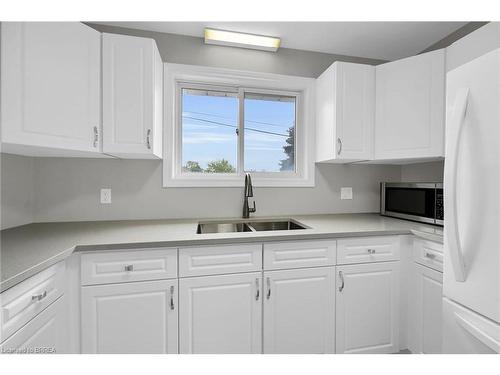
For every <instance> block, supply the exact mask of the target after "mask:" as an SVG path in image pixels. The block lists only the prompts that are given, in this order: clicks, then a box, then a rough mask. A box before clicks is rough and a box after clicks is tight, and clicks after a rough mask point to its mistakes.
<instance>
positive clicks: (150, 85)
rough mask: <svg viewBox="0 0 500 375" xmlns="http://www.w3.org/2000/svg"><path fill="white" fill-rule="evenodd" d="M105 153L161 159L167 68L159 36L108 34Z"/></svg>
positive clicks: (105, 37) (105, 47) (105, 51)
mask: <svg viewBox="0 0 500 375" xmlns="http://www.w3.org/2000/svg"><path fill="white" fill-rule="evenodd" d="M102 48H103V132H104V144H103V151H104V152H105V153H108V154H111V155H115V156H119V157H122V158H161V144H162V139H161V132H162V129H161V124H162V87H163V86H162V74H163V73H162V68H163V63H162V61H161V57H160V54H159V52H158V49H157V48H156V43H155V41H154V40H153V39H149V38H139V37H134V36H127V35H118V34H103V47H102Z"/></svg>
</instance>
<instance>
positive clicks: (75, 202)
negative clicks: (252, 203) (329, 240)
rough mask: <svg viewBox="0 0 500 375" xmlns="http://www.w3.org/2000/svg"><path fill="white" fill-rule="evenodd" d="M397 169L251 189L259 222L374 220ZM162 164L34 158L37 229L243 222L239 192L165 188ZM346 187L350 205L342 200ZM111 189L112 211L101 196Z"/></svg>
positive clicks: (329, 168)
mask: <svg viewBox="0 0 500 375" xmlns="http://www.w3.org/2000/svg"><path fill="white" fill-rule="evenodd" d="M400 171H401V168H400V167H399V166H363V165H352V166H342V165H319V166H318V167H317V168H316V187H314V188H255V191H254V194H255V199H256V201H257V216H259V215H260V216H272V215H286V214H313V213H336V212H376V211H378V209H379V186H378V183H379V182H380V181H398V180H399V179H400V177H401V172H400ZM161 177H162V168H161V161H148V160H102V159H101V160H97V159H96V160H92V159H63V158H39V159H37V160H35V177H34V184H35V186H36V193H35V221H61V220H104V219H143V218H144V219H145V218H148V219H149V218H209V217H238V216H240V215H241V208H242V194H243V191H242V189H241V188H162V187H161V185H162V180H161ZM344 186H351V187H352V188H353V194H354V199H353V200H352V201H350V200H349V201H347V200H343V201H341V200H340V187H344ZM102 187H109V188H111V189H112V204H110V205H101V204H100V203H99V189H100V188H102Z"/></svg>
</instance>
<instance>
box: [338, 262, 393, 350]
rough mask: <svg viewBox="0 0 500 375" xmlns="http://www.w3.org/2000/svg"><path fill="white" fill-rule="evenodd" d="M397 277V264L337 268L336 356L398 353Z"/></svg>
mask: <svg viewBox="0 0 500 375" xmlns="http://www.w3.org/2000/svg"><path fill="white" fill-rule="evenodd" d="M398 274H399V263H398V262H383V263H372V264H360V265H351V266H339V267H337V300H336V352H337V353H395V352H397V351H399V282H398V281H399V280H398V278H399V276H398Z"/></svg>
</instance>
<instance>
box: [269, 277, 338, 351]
mask: <svg viewBox="0 0 500 375" xmlns="http://www.w3.org/2000/svg"><path fill="white" fill-rule="evenodd" d="M264 283H265V286H264V291H265V292H264V353H288V354H306V353H334V352H335V306H334V305H335V270H334V268H333V267H321V268H308V269H307V268H306V269H297V270H285V271H269V272H265V273H264Z"/></svg>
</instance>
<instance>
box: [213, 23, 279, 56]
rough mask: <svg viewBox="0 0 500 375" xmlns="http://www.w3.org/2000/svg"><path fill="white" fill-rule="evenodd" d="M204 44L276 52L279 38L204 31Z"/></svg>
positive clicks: (221, 31)
mask: <svg viewBox="0 0 500 375" xmlns="http://www.w3.org/2000/svg"><path fill="white" fill-rule="evenodd" d="M205 43H206V44H216V45H219V46H230V47H241V48H250V49H258V50H263V51H272V52H276V51H277V50H278V48H279V46H280V43H281V40H280V38H275V37H272V36H264V35H255V34H246V33H238V32H234V31H226V30H215V29H208V28H206V29H205Z"/></svg>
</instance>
